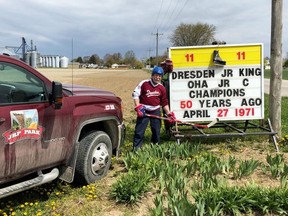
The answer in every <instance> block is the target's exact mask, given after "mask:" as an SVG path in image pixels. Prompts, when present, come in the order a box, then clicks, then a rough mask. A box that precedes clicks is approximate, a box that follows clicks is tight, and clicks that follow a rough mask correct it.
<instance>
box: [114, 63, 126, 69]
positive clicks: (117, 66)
mask: <svg viewBox="0 0 288 216" xmlns="http://www.w3.org/2000/svg"><path fill="white" fill-rule="evenodd" d="M111 68H112V69H129V65H125V64H121V65H119V64H112V65H111Z"/></svg>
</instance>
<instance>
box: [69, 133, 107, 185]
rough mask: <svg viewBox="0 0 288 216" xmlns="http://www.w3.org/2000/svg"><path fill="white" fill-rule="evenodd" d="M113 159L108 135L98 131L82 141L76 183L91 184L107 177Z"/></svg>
mask: <svg viewBox="0 0 288 216" xmlns="http://www.w3.org/2000/svg"><path fill="white" fill-rule="evenodd" d="M111 158H112V143H111V139H110V137H109V136H108V135H107V133H105V132H103V131H96V132H92V133H90V134H88V135H87V136H86V137H84V138H83V139H82V140H81V141H80V146H79V150H78V157H77V162H76V168H75V178H74V181H75V182H76V183H79V184H91V183H93V182H95V181H96V180H99V179H101V178H103V177H104V176H106V174H107V172H108V170H109V168H110V165H111Z"/></svg>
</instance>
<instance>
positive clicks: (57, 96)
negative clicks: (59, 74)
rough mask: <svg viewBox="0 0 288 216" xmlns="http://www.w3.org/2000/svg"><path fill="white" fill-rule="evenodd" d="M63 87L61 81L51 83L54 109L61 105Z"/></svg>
mask: <svg viewBox="0 0 288 216" xmlns="http://www.w3.org/2000/svg"><path fill="white" fill-rule="evenodd" d="M62 98H63V89H62V83H59V82H53V83H52V104H54V107H55V109H60V108H61V107H62Z"/></svg>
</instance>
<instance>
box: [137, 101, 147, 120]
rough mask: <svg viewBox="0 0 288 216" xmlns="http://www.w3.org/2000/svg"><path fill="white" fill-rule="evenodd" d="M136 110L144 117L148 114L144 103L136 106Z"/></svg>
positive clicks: (139, 115)
mask: <svg viewBox="0 0 288 216" xmlns="http://www.w3.org/2000/svg"><path fill="white" fill-rule="evenodd" d="M135 111H136V112H137V116H138V117H140V118H143V117H145V115H146V112H145V107H144V106H143V105H142V104H139V105H138V106H136V107H135Z"/></svg>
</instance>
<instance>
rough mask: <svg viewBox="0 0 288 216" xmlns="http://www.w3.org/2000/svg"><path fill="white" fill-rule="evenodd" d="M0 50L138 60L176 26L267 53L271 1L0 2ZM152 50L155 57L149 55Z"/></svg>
mask: <svg viewBox="0 0 288 216" xmlns="http://www.w3.org/2000/svg"><path fill="white" fill-rule="evenodd" d="M0 3H1V7H0V19H1V30H0V47H4V46H6V45H14V46H17V45H19V44H21V37H25V38H26V41H27V42H30V40H33V43H34V44H35V45H36V46H37V48H38V51H39V52H40V53H41V54H59V55H65V56H68V57H71V53H72V40H73V45H74V47H73V50H74V51H73V52H74V55H75V56H85V55H91V54H94V53H96V54H98V55H99V56H100V57H103V56H104V55H105V54H107V53H111V54H112V53H114V52H120V53H122V55H124V54H125V52H126V51H128V50H133V51H134V52H135V53H136V55H137V57H138V58H139V59H141V58H142V57H148V55H149V54H148V53H149V52H150V55H155V49H156V47H155V45H156V36H155V33H156V32H157V30H158V32H159V33H160V37H159V54H162V53H163V52H164V51H165V50H166V48H167V47H169V46H170V42H169V36H170V35H171V33H172V32H173V30H174V29H175V27H176V26H177V25H179V24H180V23H196V22H202V23H208V24H213V25H215V26H216V35H215V36H216V38H217V39H219V40H225V41H226V42H227V43H230V44H231V43H237V44H241V43H263V44H264V48H265V56H269V53H270V31H271V1H270V0H264V1H263V0H254V1H251V0H242V1H231V0H214V1H210V0H201V1H196V0H161V1H160V0H159V1H152V0H142V1H133V0H119V1H115V0H97V1H95V0H82V1H76V0H50V1H38V0H26V1H16V0H10V1H4V0H0ZM283 4H284V7H283V53H284V54H286V53H287V52H288V41H287V40H288V37H287V35H288V14H287V13H288V3H287V2H285V1H283ZM148 50H153V51H148Z"/></svg>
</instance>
